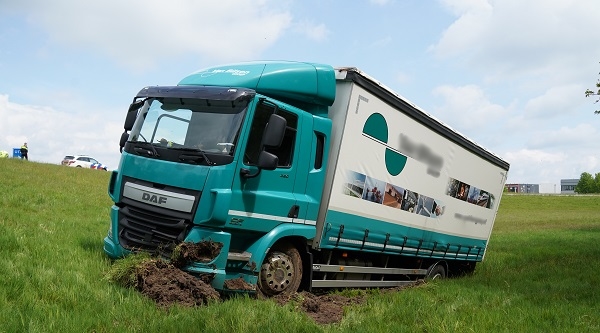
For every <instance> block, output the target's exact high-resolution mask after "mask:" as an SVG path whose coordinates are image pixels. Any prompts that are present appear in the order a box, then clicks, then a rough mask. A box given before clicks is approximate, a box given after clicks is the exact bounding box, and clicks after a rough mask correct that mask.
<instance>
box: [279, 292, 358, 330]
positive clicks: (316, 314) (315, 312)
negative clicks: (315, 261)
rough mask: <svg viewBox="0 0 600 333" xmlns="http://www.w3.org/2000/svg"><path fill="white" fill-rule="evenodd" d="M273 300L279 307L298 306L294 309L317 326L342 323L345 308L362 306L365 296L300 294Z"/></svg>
mask: <svg viewBox="0 0 600 333" xmlns="http://www.w3.org/2000/svg"><path fill="white" fill-rule="evenodd" d="M273 300H275V301H276V302H277V303H279V304H280V305H285V304H287V303H290V302H291V303H295V304H298V306H296V308H297V309H299V310H301V311H303V312H304V313H306V314H307V315H308V316H309V317H311V318H312V319H313V320H314V321H315V322H316V323H317V324H332V323H339V322H340V321H342V317H343V315H344V307H345V306H350V305H359V304H362V303H363V302H364V301H365V296H354V297H346V296H342V295H337V294H323V295H315V294H311V293H308V292H300V293H294V294H292V295H289V296H275V297H273Z"/></svg>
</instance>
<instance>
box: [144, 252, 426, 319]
mask: <svg viewBox="0 0 600 333" xmlns="http://www.w3.org/2000/svg"><path fill="white" fill-rule="evenodd" d="M222 246H223V244H221V243H217V242H200V243H197V244H192V243H181V244H179V245H178V246H177V247H176V249H175V250H174V256H173V258H172V259H171V261H170V262H167V261H165V260H161V259H151V260H148V261H145V262H144V263H143V264H142V265H141V266H139V267H138V268H137V269H136V283H135V286H134V287H135V288H136V289H137V290H138V291H139V292H141V293H142V294H143V295H146V296H147V297H149V298H151V299H152V300H154V301H155V302H156V304H157V305H158V306H159V307H161V308H166V307H169V306H171V305H174V304H178V305H183V306H189V307H194V306H203V305H208V304H210V303H212V302H217V301H221V300H222V298H221V295H220V294H219V293H218V292H217V291H216V290H215V289H214V288H213V287H212V286H211V285H210V283H211V281H212V279H213V276H212V275H202V276H193V275H191V274H189V273H187V272H185V271H183V270H182V269H181V268H180V267H183V266H185V265H186V264H187V263H188V262H190V261H204V262H208V261H210V260H212V259H213V258H215V257H216V256H217V255H218V253H219V251H220V250H221V247H222ZM421 282H422V281H421ZM419 283H420V282H416V284H419ZM255 288H256V286H254V285H251V284H249V283H247V282H246V281H244V280H243V279H242V278H241V277H240V278H236V279H231V280H227V281H225V285H224V289H229V290H248V291H254V290H256V289H255ZM403 288H405V287H398V288H390V289H386V290H385V291H399V290H401V289H403ZM257 301H260V300H257ZM266 301H274V302H277V303H278V304H280V305H286V304H290V305H292V306H293V307H294V309H296V310H297V311H302V312H304V313H306V315H308V316H309V317H310V318H312V319H313V320H314V321H315V322H316V323H318V324H332V323H338V322H340V321H341V320H342V316H343V314H344V307H347V306H352V305H360V304H362V303H364V302H365V296H364V295H360V296H353V297H346V296H342V295H339V294H331V293H322V294H317V293H309V292H299V293H293V294H291V295H279V296H274V297H272V298H270V299H266Z"/></svg>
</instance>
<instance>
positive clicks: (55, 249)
mask: <svg viewBox="0 0 600 333" xmlns="http://www.w3.org/2000/svg"><path fill="white" fill-rule="evenodd" d="M109 175H110V174H109V173H107V172H103V171H97V170H86V169H76V168H68V167H63V166H58V165H49V164H40V163H34V162H27V161H21V160H16V159H1V160H0V332H228V333H230V332H251V331H254V332H548V331H549V332H594V331H600V314H599V313H600V245H599V244H600V197H598V196H541V195H538V196H535V195H530V196H516V195H511V196H509V195H504V197H503V198H502V201H501V204H500V211H499V214H498V218H497V220H496V224H495V225H494V232H493V234H492V239H491V241H490V245H489V249H488V252H487V254H486V258H485V260H484V262H483V263H480V264H479V265H478V266H477V269H476V270H475V273H474V274H473V275H472V276H468V277H464V278H459V279H448V280H443V281H435V282H430V283H427V284H423V285H419V286H417V287H414V288H411V289H406V290H404V291H401V292H396V293H379V292H371V293H367V298H366V302H365V303H363V304H362V305H360V306H352V307H349V308H347V309H346V313H345V315H344V319H343V320H342V322H341V323H339V324H332V325H326V326H321V325H317V324H315V323H314V322H313V321H312V320H311V319H309V318H308V317H307V316H306V315H304V314H303V313H301V312H299V311H296V310H295V309H294V305H293V304H289V305H286V306H279V305H277V304H275V303H274V302H271V301H262V300H256V299H252V298H249V297H238V298H234V299H230V300H227V301H224V302H219V303H215V304H211V305H210V306H204V307H198V308H183V307H177V306H175V307H172V308H169V309H166V310H165V309H159V308H157V307H156V306H155V304H154V303H153V302H152V301H150V300H148V299H147V298H145V297H144V296H142V295H140V294H139V293H138V292H136V291H134V290H132V289H128V288H124V287H121V286H120V285H119V284H118V283H115V282H112V281H111V280H109V279H108V278H107V274H108V272H110V271H111V267H112V266H113V263H112V262H111V261H110V260H108V259H107V258H106V257H105V255H104V253H103V251H102V239H103V238H104V236H105V235H106V231H107V229H108V222H109V217H108V213H109V208H110V206H111V201H110V199H109V198H108V195H107V193H106V192H107V190H106V188H107V184H108V180H109ZM124 278H126V276H125V277H124ZM353 293H354V292H353ZM359 294H360V293H359Z"/></svg>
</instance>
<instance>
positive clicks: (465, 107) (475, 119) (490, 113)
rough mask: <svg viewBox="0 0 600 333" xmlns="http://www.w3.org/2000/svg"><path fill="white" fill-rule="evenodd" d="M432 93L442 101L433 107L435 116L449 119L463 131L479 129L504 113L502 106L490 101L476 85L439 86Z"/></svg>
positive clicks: (452, 124) (453, 125)
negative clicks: (440, 104)
mask: <svg viewBox="0 0 600 333" xmlns="http://www.w3.org/2000/svg"><path fill="white" fill-rule="evenodd" d="M433 95H434V96H436V97H439V98H441V100H442V101H443V104H442V106H438V107H436V108H435V109H434V111H435V112H434V113H435V114H436V116H437V117H439V118H441V119H449V120H451V121H448V123H449V124H450V125H451V126H452V127H455V128H456V129H457V130H459V131H461V132H464V133H466V132H474V131H475V130H478V129H479V130H481V129H483V127H486V126H487V125H489V124H490V123H493V122H494V121H495V120H497V119H498V118H500V117H502V116H503V115H504V114H505V113H506V110H505V109H504V107H502V106H500V105H497V104H494V103H492V102H491V101H490V100H489V99H488V98H487V96H486V95H485V93H484V92H483V90H482V89H481V88H480V87H478V86H476V85H466V86H460V87H456V86H449V85H446V86H440V87H437V88H435V89H434V91H433Z"/></svg>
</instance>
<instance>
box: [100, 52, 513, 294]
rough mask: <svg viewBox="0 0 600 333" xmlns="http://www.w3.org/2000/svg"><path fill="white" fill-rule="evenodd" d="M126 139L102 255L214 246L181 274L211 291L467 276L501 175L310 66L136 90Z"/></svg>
mask: <svg viewBox="0 0 600 333" xmlns="http://www.w3.org/2000/svg"><path fill="white" fill-rule="evenodd" d="M391 124H395V125H394V126H389V125H391ZM396 127H398V128H400V129H397V128H396ZM124 129H125V132H124V133H123V135H122V137H121V141H120V144H121V149H122V155H121V160H120V163H119V167H118V168H117V169H116V170H114V171H113V172H112V175H111V178H110V183H109V187H108V193H109V196H110V197H111V199H112V200H113V202H114V205H113V206H112V208H111V212H110V219H111V223H110V227H109V231H108V235H107V236H106V238H105V239H104V251H105V253H106V254H107V255H108V256H109V257H111V258H119V257H123V256H125V255H127V254H129V253H132V252H137V251H147V252H151V253H157V254H162V255H165V256H168V255H169V254H170V253H171V252H172V251H173V250H174V249H175V247H176V246H177V245H178V244H181V243H195V244H199V243H202V242H212V243H215V244H219V251H218V253H217V254H215V255H214V256H213V257H211V258H208V260H202V261H197V262H196V261H194V262H189V263H188V264H187V265H186V266H185V267H184V269H185V270H186V271H188V272H189V273H191V274H194V275H198V276H199V275H210V276H211V277H212V282H211V283H212V286H213V287H214V288H216V289H217V290H220V291H224V292H226V291H230V290H228V287H227V285H228V284H227V281H228V280H233V279H239V278H242V279H243V280H244V281H245V282H247V284H248V285H251V286H252V288H251V290H250V291H256V292H260V293H262V294H265V295H276V294H279V293H289V292H294V291H296V290H298V289H300V288H304V289H310V288H312V287H325V288H326V287H383V286H396V285H401V284H404V283H410V282H411V281H414V280H415V279H416V278H420V277H426V276H445V275H448V274H452V273H458V272H464V271H470V270H473V269H474V267H475V263H476V262H478V261H481V260H482V259H483V254H484V252H485V249H486V246H487V242H488V240H489V235H490V233H491V228H492V225H493V220H494V217H495V214H496V211H497V206H498V205H497V201H499V199H500V196H501V193H502V188H503V184H504V180H505V178H506V172H507V171H508V163H506V162H505V161H503V160H502V159H500V158H499V157H497V156H496V155H494V154H492V153H490V152H488V151H487V150H485V149H484V148H482V147H480V146H479V145H477V144H475V143H473V142H472V141H471V140H468V139H466V138H465V137H464V136H462V135H460V134H458V133H456V132H454V131H453V130H452V129H450V128H449V127H447V126H445V125H444V124H442V123H441V122H439V121H438V120H436V119H435V118H433V117H431V116H429V115H428V114H426V113H424V112H423V111H422V110H420V109H418V108H417V107H416V106H414V105H412V104H410V102H407V101H406V100H405V99H403V98H401V97H400V96H399V95H397V94H395V93H394V92H392V91H391V90H389V89H388V88H386V87H385V86H382V85H381V84H379V83H378V82H376V81H375V80H373V79H371V78H370V77H368V76H367V75H365V74H364V73H362V72H360V71H359V70H357V69H354V68H341V69H334V68H333V67H331V66H328V65H321V64H313V63H300V62H250V63H239V64H232V65H225V66H218V67H213V68H208V69H205V70H201V71H198V72H196V73H193V74H191V75H189V76H187V77H185V78H183V79H182V80H181V81H180V82H179V83H178V85H177V86H162V87H146V88H143V89H142V90H141V91H140V92H139V93H138V94H137V96H135V98H134V100H133V103H132V104H131V105H130V107H129V111H128V113H127V116H126V119H125V125H124ZM450 155H451V156H450ZM470 168H475V169H476V170H477V171H469V170H470ZM465 186H467V188H465ZM461 190H462V192H460V191H461ZM465 190H466V191H467V194H464V191H465ZM474 190H477V193H470V192H469V191H474ZM459 192H460V193H459ZM459 194H460V195H465V196H464V199H463V197H460V196H459ZM469 195H471V196H469ZM480 198H486V200H485V202H483V199H480ZM467 199H469V200H467ZM471 199H472V200H471ZM478 200H479V201H478Z"/></svg>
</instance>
